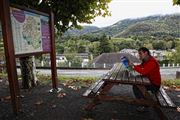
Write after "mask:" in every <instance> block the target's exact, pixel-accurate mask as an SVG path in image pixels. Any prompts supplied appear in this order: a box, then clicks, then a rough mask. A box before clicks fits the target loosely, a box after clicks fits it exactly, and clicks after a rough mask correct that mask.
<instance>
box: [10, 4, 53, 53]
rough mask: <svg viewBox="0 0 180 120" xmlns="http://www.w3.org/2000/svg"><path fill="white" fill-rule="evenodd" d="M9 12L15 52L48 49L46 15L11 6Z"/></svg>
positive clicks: (47, 21)
mask: <svg viewBox="0 0 180 120" xmlns="http://www.w3.org/2000/svg"><path fill="white" fill-rule="evenodd" d="M10 13H11V24H12V32H13V42H14V49H15V54H26V53H35V52H43V51H49V50H50V32H49V24H48V23H49V18H48V17H46V16H42V15H39V14H35V13H32V12H28V11H23V10H20V9H17V8H12V7H11V9H10ZM43 45H46V46H44V47H43Z"/></svg>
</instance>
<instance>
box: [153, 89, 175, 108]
mask: <svg viewBox="0 0 180 120" xmlns="http://www.w3.org/2000/svg"><path fill="white" fill-rule="evenodd" d="M156 96H157V98H158V100H159V103H160V105H161V106H163V107H177V106H176V105H175V104H174V103H173V101H172V100H171V98H170V97H169V96H168V94H167V93H166V91H165V90H164V89H163V88H162V87H160V89H159V92H158V93H157V95H156Z"/></svg>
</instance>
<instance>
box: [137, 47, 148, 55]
mask: <svg viewBox="0 0 180 120" xmlns="http://www.w3.org/2000/svg"><path fill="white" fill-rule="evenodd" d="M138 51H139V52H140V51H143V52H147V53H148V55H150V56H151V53H150V51H149V49H147V48H146V47H141V48H139V50H138Z"/></svg>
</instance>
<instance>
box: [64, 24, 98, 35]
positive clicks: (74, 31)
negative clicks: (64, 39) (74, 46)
mask: <svg viewBox="0 0 180 120" xmlns="http://www.w3.org/2000/svg"><path fill="white" fill-rule="evenodd" d="M99 29H100V28H98V27H96V26H83V28H82V29H80V30H79V29H70V30H68V31H67V32H65V34H64V36H80V35H84V34H89V33H91V32H92V31H96V30H99Z"/></svg>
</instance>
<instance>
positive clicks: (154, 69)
mask: <svg viewBox="0 0 180 120" xmlns="http://www.w3.org/2000/svg"><path fill="white" fill-rule="evenodd" d="M138 53H139V58H140V60H142V63H141V64H140V65H134V64H133V63H132V62H131V61H129V65H130V66H132V68H133V69H134V70H135V71H137V72H138V73H140V74H142V75H144V76H146V77H147V78H149V80H150V82H151V85H147V86H146V89H147V90H150V91H151V92H152V93H153V94H155V93H156V92H157V91H158V90H159V88H160V86H161V75H160V67H159V63H158V62H157V60H156V59H155V58H154V57H152V56H151V54H150V51H149V50H148V49H147V48H145V47H142V48H140V49H139V50H138ZM133 92H134V95H135V97H136V98H138V99H141V98H144V96H143V94H142V93H141V91H140V90H139V88H138V87H137V86H135V85H134V86H133Z"/></svg>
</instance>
